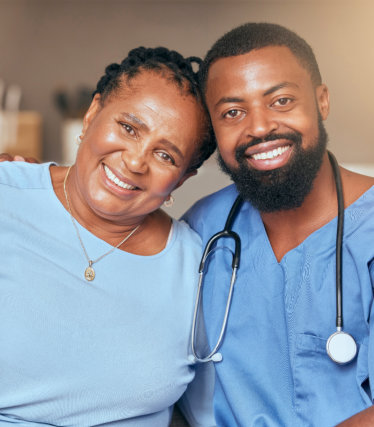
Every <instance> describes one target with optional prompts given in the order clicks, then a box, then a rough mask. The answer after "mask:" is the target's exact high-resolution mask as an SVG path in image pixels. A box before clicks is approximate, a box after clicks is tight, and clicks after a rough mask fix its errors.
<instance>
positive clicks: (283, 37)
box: [200, 22, 322, 91]
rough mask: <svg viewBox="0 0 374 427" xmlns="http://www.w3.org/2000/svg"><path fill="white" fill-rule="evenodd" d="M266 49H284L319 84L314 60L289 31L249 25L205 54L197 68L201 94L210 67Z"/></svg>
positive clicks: (216, 43)
mask: <svg viewBox="0 0 374 427" xmlns="http://www.w3.org/2000/svg"><path fill="white" fill-rule="evenodd" d="M267 46H285V47H288V48H289V49H290V51H291V52H292V53H293V54H294V55H295V57H296V58H297V59H298V61H299V62H300V65H301V66H302V67H304V68H305V69H306V70H307V71H308V72H309V73H310V77H311V79H312V82H313V84H314V85H316V86H317V85H320V84H321V83H322V78H321V74H320V71H319V68H318V64H317V60H316V57H315V56H314V53H313V50H312V48H311V47H310V46H309V44H308V43H307V42H306V41H305V40H304V39H302V38H301V37H300V36H298V35H297V34H296V33H294V32H293V31H291V30H289V29H287V28H285V27H282V26H281V25H277V24H269V23H254V22H249V23H247V24H244V25H241V26H240V27H237V28H234V29H233V30H231V31H229V32H228V33H226V34H224V35H223V36H222V37H221V38H220V39H218V40H217V41H216V42H215V43H214V45H213V46H212V48H211V49H210V50H209V51H208V53H207V55H206V57H205V59H204V61H203V63H202V65H201V67H200V81H201V85H202V88H203V91H205V90H206V81H207V78H208V72H209V68H210V66H211V65H212V64H213V63H214V62H215V61H217V60H218V59H220V58H227V57H229V56H237V55H244V54H246V53H249V52H251V51H252V50H255V49H261V48H263V47H267Z"/></svg>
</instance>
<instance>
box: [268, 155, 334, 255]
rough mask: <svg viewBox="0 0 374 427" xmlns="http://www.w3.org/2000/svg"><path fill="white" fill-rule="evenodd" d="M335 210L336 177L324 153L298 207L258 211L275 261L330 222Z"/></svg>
mask: <svg viewBox="0 0 374 427" xmlns="http://www.w3.org/2000/svg"><path fill="white" fill-rule="evenodd" d="M337 212H338V207H337V197H336V187H335V180H334V175H333V171H332V167H331V165H330V162H329V159H328V156H327V153H326V154H325V155H324V158H323V162H322V165H321V168H320V170H319V172H318V174H317V176H316V178H315V180H314V182H313V188H312V190H311V192H310V193H309V194H308V195H307V196H306V198H305V200H304V202H303V204H302V205H301V206H300V207H299V208H296V209H292V210H285V211H277V212H272V213H262V214H261V217H262V220H263V223H264V226H265V229H266V232H267V235H268V238H269V241H270V244H271V246H272V248H273V251H274V254H275V257H276V258H277V260H278V261H280V260H281V259H282V258H283V256H284V255H285V254H286V253H287V252H289V251H290V250H291V249H293V248H295V247H296V246H298V245H299V244H300V243H302V242H303V241H304V240H305V239H306V238H307V237H308V236H309V235H310V234H312V233H313V232H314V231H316V230H318V229H319V228H321V227H323V226H324V225H325V224H327V223H328V222H329V221H331V220H332V219H333V218H334V217H335V216H336V215H337Z"/></svg>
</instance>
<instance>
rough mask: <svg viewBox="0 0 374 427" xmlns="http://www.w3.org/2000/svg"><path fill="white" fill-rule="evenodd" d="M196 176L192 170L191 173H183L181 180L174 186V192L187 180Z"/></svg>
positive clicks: (195, 170) (195, 171) (195, 172)
mask: <svg viewBox="0 0 374 427" xmlns="http://www.w3.org/2000/svg"><path fill="white" fill-rule="evenodd" d="M195 175H197V169H194V170H193V171H191V172H187V173H185V174H184V175H183V176H182V178H181V180H180V181H179V182H178V184H177V185H176V186H175V188H174V190H176V189H177V188H178V187H180V186H181V185H182V184H183V183H184V182H185V181H186V180H187V179H188V178H191V176H195Z"/></svg>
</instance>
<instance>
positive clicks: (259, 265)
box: [185, 186, 374, 427]
mask: <svg viewBox="0 0 374 427" xmlns="http://www.w3.org/2000/svg"><path fill="white" fill-rule="evenodd" d="M236 196H237V192H236V189H235V187H234V186H230V187H227V188H225V189H223V190H222V191H220V192H218V193H216V194H214V195H212V196H209V197H207V198H205V199H203V200H202V201H200V202H198V203H197V204H196V205H195V206H194V207H193V208H192V209H191V210H190V211H189V212H188V213H187V214H186V215H185V218H187V220H188V222H189V223H190V225H191V226H192V228H194V229H195V230H196V231H197V232H198V233H199V234H200V236H201V237H202V239H203V244H205V243H206V242H207V240H208V239H209V238H210V237H211V236H212V235H213V234H215V233H216V232H217V231H220V230H222V229H223V227H224V224H225V221H226V218H227V215H228V213H229V210H230V208H231V206H232V204H233V202H234V200H235V198H236ZM336 225H337V221H336V218H335V219H334V220H333V221H331V222H329V223H328V224H326V225H325V226H324V227H322V228H321V229H319V230H317V231H315V232H314V233H312V234H311V235H310V236H309V237H308V238H307V239H306V240H305V241H304V242H303V243H301V244H300V245H299V246H297V247H296V248H294V249H293V250H291V251H289V252H288V253H287V254H286V255H285V256H284V257H283V259H282V260H281V262H279V263H278V262H277V260H276V258H275V256H274V253H273V250H272V248H271V245H270V243H269V240H268V237H267V234H266V231H265V228H264V225H263V223H262V220H261V217H260V215H259V212H258V211H257V210H255V209H254V208H252V207H251V205H250V204H249V203H244V205H243V206H242V208H241V210H240V212H239V213H238V215H237V217H236V220H235V222H234V226H233V230H234V231H236V232H237V233H238V234H239V236H240V237H241V242H242V254H241V264H240V268H239V271H238V278H237V282H236V284H235V289H234V295H233V301H232V306H231V311H230V314H229V319H228V326H227V331H226V335H225V338H224V342H223V345H222V347H221V350H220V352H221V353H222V356H223V361H222V362H220V363H216V364H215V368H216V387H215V393H214V407H215V414H216V421H217V424H218V425H219V426H256V427H260V426H261V427H262V426H267V427H275V426H277V427H279V426H315V427H324V426H333V425H335V424H336V423H338V422H340V421H342V420H344V419H346V418H348V417H349V416H351V415H353V414H355V413H357V412H359V411H361V410H363V409H365V408H367V407H368V406H370V405H371V404H372V396H373V391H374V388H373V387H374V331H373V324H374V314H373V310H374V308H373V284H374V261H373V258H374V187H372V188H371V189H370V190H369V191H367V192H366V193H365V194H364V195H363V196H362V197H360V198H359V199H358V200H357V201H356V202H355V203H354V204H352V205H351V206H349V207H348V208H347V209H346V210H345V228H344V244H343V315H344V329H345V331H346V332H348V333H350V334H351V335H353V337H354V338H355V339H356V341H357V343H358V356H357V358H356V359H355V360H354V361H353V362H351V363H350V364H348V365H345V366H341V365H337V364H335V363H334V362H332V361H331V360H330V359H329V357H328V355H327V354H326V350H325V346H326V340H327V339H328V337H329V336H330V335H331V334H332V333H333V332H335V331H336V326H335V316H336V308H335V307H336V299H335V242H336ZM230 249H232V247H231V242H228V241H227V240H225V241H222V240H221V241H220V243H219V245H218V248H217V249H216V250H215V251H214V253H213V254H212V256H211V257H210V262H209V265H208V272H207V275H206V280H205V285H204V292H203V297H204V314H205V322H206V328H207V333H208V340H209V342H210V345H211V346H212V345H214V344H215V343H216V341H217V338H218V334H219V330H220V327H221V323H222V318H223V310H224V307H225V304H226V297H227V292H228V289H229V283H230V275H231V260H232V256H231V252H230Z"/></svg>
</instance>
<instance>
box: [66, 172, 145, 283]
mask: <svg viewBox="0 0 374 427" xmlns="http://www.w3.org/2000/svg"><path fill="white" fill-rule="evenodd" d="M71 168H72V166H69V168H68V170H67V172H66V175H65V179H64V186H63V188H64V194H65V200H66V205H67V208H68V211H69V214H70V219H71V222H72V223H73V226H74V229H75V232H76V234H77V237H78V240H79V243H80V245H81V247H82V249H83V252H84V255H85V257H86V259H87V262H88V267H87V268H86V270H85V272H84V277H85V279H86V280H88V281H91V280H93V279H94V278H95V271H94V269H93V268H92V265H93V264H95V263H96V262H99V261H101V260H102V259H103V258H104V257H106V256H107V255H109V254H111V253H112V252H113V251H114V250H115V249H118V248H119V247H120V246H121V245H122V244H123V243H125V242H126V240H128V239H129V238H130V237H131V236H132V235H133V234H134V233H135V232H136V230H137V229H138V228H139V227H140V224H139V225H137V226H136V227H135V228H133V229H132V230H131V231H130V233H129V234H127V235H126V237H124V238H123V239H122V240H121V241H120V242H119V243H118V245H116V246H113V247H112V248H111V249H109V251H108V252H105V253H104V254H103V255H100V256H99V257H98V258H96V259H95V260H92V259H90V257H89V256H88V253H87V250H86V248H85V246H84V244H83V241H82V238H81V235H80V233H79V229H78V226H77V224H76V221H75V219H74V217H73V214H72V212H71V208H70V202H69V197H68V192H67V189H66V182H67V180H68V176H69V173H70V169H71Z"/></svg>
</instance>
